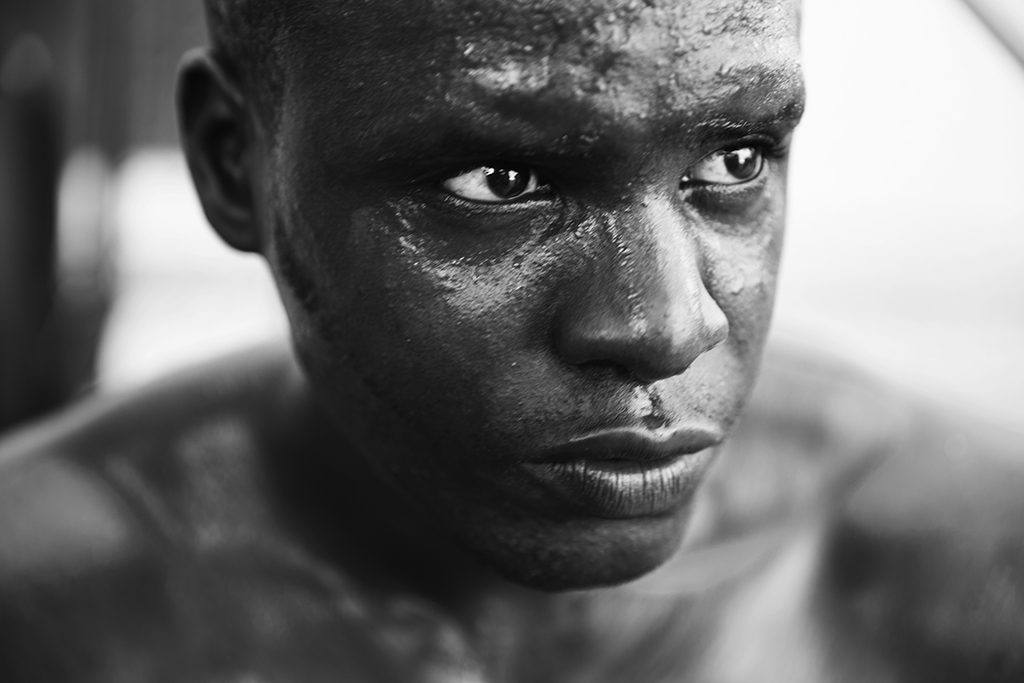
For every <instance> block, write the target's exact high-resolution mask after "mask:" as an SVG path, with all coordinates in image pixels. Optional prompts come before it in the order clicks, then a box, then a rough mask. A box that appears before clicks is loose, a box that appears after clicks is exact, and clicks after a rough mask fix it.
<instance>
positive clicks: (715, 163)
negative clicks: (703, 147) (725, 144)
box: [682, 147, 764, 185]
mask: <svg viewBox="0 0 1024 683" xmlns="http://www.w3.org/2000/svg"><path fill="white" fill-rule="evenodd" d="M762 170H764V154H763V153H762V152H761V150H759V149H758V148H756V147H739V148H737V149H723V150H720V151H718V152H715V153H714V154H710V155H708V156H706V157H704V158H703V159H701V160H700V161H698V162H697V163H696V164H695V165H694V166H693V167H692V168H690V170H689V171H687V173H686V175H685V176H683V180H682V184H699V185H742V184H743V183H748V182H750V181H751V180H754V179H755V178H757V177H758V176H759V175H761V171H762Z"/></svg>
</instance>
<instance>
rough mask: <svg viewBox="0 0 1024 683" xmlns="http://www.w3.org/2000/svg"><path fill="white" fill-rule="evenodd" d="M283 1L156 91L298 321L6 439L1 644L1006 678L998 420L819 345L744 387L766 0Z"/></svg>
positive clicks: (217, 672) (77, 651)
mask: <svg viewBox="0 0 1024 683" xmlns="http://www.w3.org/2000/svg"><path fill="white" fill-rule="evenodd" d="M249 9H252V8H249ZM253 11H255V10H253ZM285 15H286V16H285V19H284V22H285V24H284V27H283V28H282V30H281V32H280V35H279V36H278V39H277V41H276V43H275V49H276V50H277V51H278V52H277V54H278V56H279V61H278V62H277V68H278V69H279V75H280V82H279V83H277V85H278V86H279V88H277V89H275V90H274V92H275V93H277V97H278V98H279V100H278V101H277V107H276V108H275V109H274V110H273V111H272V112H268V111H266V110H265V109H263V108H261V107H258V106H256V105H255V104H254V102H257V101H259V100H260V98H259V96H258V94H257V93H255V92H253V91H252V88H253V83H254V82H258V80H259V77H260V72H254V73H249V72H246V71H245V69H246V66H247V65H246V64H230V63H225V61H224V60H223V56H222V55H219V54H217V53H212V52H209V51H206V52H199V53H194V54H192V55H191V56H189V57H188V58H187V59H186V61H185V62H184V64H183V67H182V73H181V81H180V84H179V105H180V112H179V113H180V117H181V122H182V139H183V145H184V147H185V152H186V155H187V157H188V161H189V166H190V169H191V171H192V174H193V177H194V179H195V184H196V188H197V191H198V193H199V196H200V199H201V201H202V203H203V207H204V209H205V211H206V214H207V216H208V217H209V219H210V221H211V223H212V224H213V226H214V228H215V229H216V230H217V231H218V232H219V233H220V234H221V235H222V236H223V237H224V238H225V239H226V240H227V241H228V242H229V243H231V244H233V245H235V246H237V247H239V248H242V249H248V250H254V251H258V252H260V253H262V254H263V255H264V256H265V257H266V259H267V261H268V264H269V266H270V268H271V270H272V272H273V274H274V277H275V278H276V280H277V283H278V286H279V290H280V292H281V296H282V300H283V302H284V305H285V308H286V310H287V312H288V316H289V319H290V322H291V328H292V337H293V339H292V341H293V348H292V349H285V348H271V349H263V350H260V351H255V352H252V353H249V354H243V355H240V356H238V357H236V358H234V359H231V360H226V361H223V362H220V363H217V364H214V365H212V366H209V367H205V368H199V369H197V370H195V371H194V372H191V373H185V374H182V375H180V376H178V377H174V378H171V379H169V380H167V381H165V382H163V383H159V384H156V385H154V386H152V387H149V388H146V389H144V390H141V391H139V392H136V393H133V394H129V395H126V396H122V397H114V398H104V399H97V400H93V401H91V402H89V403H86V404H83V405H81V406H78V407H76V408H74V409H73V410H71V411H69V412H67V413H65V414H63V415H61V416H59V417H57V418H55V419H54V420H52V421H50V422H47V423H43V424H41V425H39V426H36V427H34V428H30V429H28V430H26V431H24V432H21V433H19V434H16V435H15V436H14V437H12V438H10V439H9V440H7V441H6V442H5V443H4V444H3V445H2V446H0V469H2V476H0V680H3V681H16V682H20V681H47V682H54V683H60V682H61V681H90V682H91V681H97V682H98V681H104V682H108V681H109V682H114V683H119V682H121V681H189V682H193V681H196V682H201V683H206V682H209V683H214V682H220V681H232V682H235V681H239V682H241V681H245V682H253V681H258V682H260V683H263V682H268V683H269V682H271V681H299V680H301V681H310V682H313V683H315V682H317V681H338V680H341V681H360V682H361V681H366V682H368V683H369V682H377V681H388V682H390V681H400V682H403V683H404V682H408V681H415V682H420V681H422V682H434V681H437V682H441V681H444V682H452V681H464V682H467V683H468V682H480V683H484V682H487V683H499V682H500V683H506V682H507V683H519V682H522V683H547V682H550V683H556V682H557V683H566V682H575V681H579V682H580V683H584V682H593V681H600V682H608V683H619V682H621V681H630V682H631V683H632V682H639V683H645V682H650V683H655V682H661V681H663V682H669V681H681V680H688V681H689V680H692V681H701V682H703V681H706V682H707V683H717V682H721V681H758V682H764V681H779V682H780V683H781V682H782V681H787V682H797V683H801V682H804V681H806V682H807V683H810V682H812V681H815V682H820V681H839V682H845V681H851V682H852V681H864V680H872V681H917V680H920V681H929V682H933V681H942V680H948V681H968V680H969V681H975V680H991V681H1016V680H1020V679H1021V676H1022V674H1024V659H1022V647H1021V644H1020V640H1019V634H1020V633H1022V632H1024V629H1022V628H1021V626H1022V625H1024V605H1022V599H1021V595H1022V594H1024V593H1022V591H1024V588H1022V587H1024V577H1022V570H1021V568H1022V567H1024V543H1022V542H1021V539H1020V535H1019V533H1017V532H1016V531H1015V529H1016V527H1017V526H1018V525H1017V521H1018V520H1020V519H1021V515H1022V513H1024V502H1022V501H1024V497H1022V496H1020V495H1019V492H1020V491H1021V490H1022V488H1024V473H1022V472H1021V468H1020V466H1019V464H1016V463H1015V462H1014V461H1010V460H1007V461H1002V460H1000V459H999V458H998V457H997V455H996V454H998V453H1000V452H1002V451H1003V450H1006V447H1005V446H1001V445H999V444H994V445H993V444H990V443H988V440H986V439H979V438H976V437H974V436H970V435H969V434H968V433H966V432H964V433H961V432H960V431H957V430H953V429H950V428H947V427H946V426H944V425H943V424H942V421H941V420H934V419H933V420H929V419H927V418H924V417H921V416H920V415H919V414H918V413H917V412H916V411H914V410H909V409H907V408H906V407H905V406H904V405H903V404H902V403H901V402H900V401H899V400H896V399H893V398H892V397H890V396H888V395H887V394H885V392H881V391H879V390H877V389H876V388H873V387H871V386H870V385H867V384H865V383H864V382H862V381H861V380H855V379H851V378H850V377H846V376H844V375H843V374H842V373H839V372H837V371H835V370H834V369H832V368H828V367H824V368H822V367H817V366H813V365H809V363H808V360H807V359H806V358H800V359H798V361H796V362H794V361H792V360H791V359H785V358H782V359H778V358H777V359H776V360H775V361H774V362H773V363H772V364H771V365H770V367H769V368H768V369H767V372H766V373H765V374H764V375H763V376H762V377H761V380H760V382H761V383H760V385H759V387H758V390H757V391H758V393H757V394H756V395H755V398H754V399H752V401H751V405H750V406H749V407H748V410H747V411H746V413H745V417H744V418H743V420H739V416H740V412H741V409H742V408H743V407H744V404H745V403H746V402H747V399H748V394H749V393H750V391H751V389H752V387H753V384H754V380H755V377H756V375H757V373H758V369H759V365H760V359H761V355H762V349H763V347H764V343H765V337H766V334H767V329H768V324H769V321H770V314H771V305H772V300H773V296H774V289H775V277H776V270H777V267H778V260H779V253H780V249H781V242H782V229H783V214H784V193H785V171H786V154H787V146H788V141H789V137H790V135H791V133H792V131H793V129H794V127H795V126H796V124H797V122H798V120H799V117H800V114H801V112H802V108H803V87H802V80H801V75H800V69H799V61H798V44H797V18H798V17H797V7H796V5H795V4H794V3H792V2H790V1H788V0H776V1H767V2H765V1H761V2H747V1H741V0H716V1H711V0H706V1H698V0H695V1H692V2H656V1H654V0H649V1H645V2H641V1H639V0H629V1H620V0H614V1H612V0H607V1H605V2H557V3H556V2H525V1H520V0H498V1H496V2H490V3H478V2H471V1H470V0H444V1H441V2H435V3H430V4H429V5H428V4H426V3H397V2H358V1H356V2H346V3H335V2H325V1H314V0H302V1H297V2H294V3H289V5H288V10H287V12H286V13H285ZM249 66H251V65H249ZM950 444H953V447H951V446H950ZM716 458H717V459H718V464H717V465H715V469H714V470H713V471H711V473H710V474H709V473H708V470H709V468H711V467H712V463H713V462H714V461H715V460H716ZM925 473H926V474H925ZM766 482H771V483H772V485H770V486H766V485H765V484H766ZM687 534H689V537H688V538H687ZM684 539H686V543H687V548H686V550H685V552H677V551H678V550H679V548H680V546H681V544H682V543H683V542H684Z"/></svg>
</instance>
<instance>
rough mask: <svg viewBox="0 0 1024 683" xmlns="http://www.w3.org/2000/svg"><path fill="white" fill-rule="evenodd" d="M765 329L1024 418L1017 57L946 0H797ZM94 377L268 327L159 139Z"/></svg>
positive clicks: (1023, 104) (275, 309) (117, 216)
mask: <svg viewBox="0 0 1024 683" xmlns="http://www.w3.org/2000/svg"><path fill="white" fill-rule="evenodd" d="M804 5H805V14H804V34H803V35H804V47H805V64H806V72H807V80H808V88H809V95H810V103H809V108H808V112H807V116H806V118H805V122H804V124H803V126H802V128H801V130H800V133H799V135H798V139H797V142H796V145H795V148H794V152H793V161H792V170H791V191H790V212H789V214H790V220H789V233H788V237H787V246H786V255H785V259H784V263H783V278H782V282H781V288H780V293H779V301H778V307H777V312H776V324H775V332H776V335H777V336H778V337H780V338H788V339H795V340H798V341H801V342H802V343H804V344H812V345H817V346H820V347H822V348H825V349H829V350H831V351H832V352H834V353H837V354H839V355H841V356H845V357H847V358H849V359H852V360H854V361H855V362H856V363H859V364H861V365H863V366H864V367H866V368H868V369H871V370H873V371H874V372H875V373H876V374H880V375H883V376H886V377H889V378H891V379H892V381H894V382H896V383H898V384H902V385H904V386H906V387H908V388H910V389H911V390H912V391H914V392H917V393H919V394H922V395H925V396H927V397H929V398H930V399H931V400H937V401H939V402H940V403H947V404H952V405H957V406H960V407H964V408H966V409H968V410H970V411H973V412H976V413H979V414H983V415H986V416H988V417H989V418H990V419H992V420H994V421H997V422H1001V423H1003V424H1006V425H1009V426H1012V427H1016V428H1018V429H1021V430H1024V69H1021V68H1020V65H1018V64H1017V63H1015V62H1014V61H1013V60H1012V59H1011V58H1010V56H1009V55H1008V54H1005V53H1004V51H1003V50H1002V48H1001V47H1000V45H999V44H998V43H996V42H995V41H994V40H993V39H992V38H991V37H990V36H988V35H987V34H986V32H985V30H984V28H983V27H982V26H981V25H980V24H979V23H978V22H977V21H976V19H975V18H974V17H973V15H971V14H970V13H969V12H968V11H967V9H966V8H964V7H962V6H961V5H960V4H959V3H958V2H957V1H956V0H805V3H804ZM114 177H115V182H114V187H113V192H112V194H111V195H110V202H109V203H108V208H107V211H108V212H109V214H110V216H111V217H112V225H114V226H115V233H116V234H115V235H114V241H115V244H116V246H117V250H118V251H117V254H118V256H117V265H118V268H119V272H120V276H119V277H120V291H119V299H118V302H117V304H116V306H115V309H114V312H113V315H112V318H111V322H110V329H109V332H108V334H107V336H106V339H105V343H104V345H103V347H102V351H101V367H100V381H101V388H102V389H104V390H114V389H118V388H123V387H127V386H131V385H134V384H137V383H139V382H143V381H145V380H147V379H149V378H152V377H153V376H156V375H160V374H164V373H166V372H168V371H170V370H172V369H174V368H178V367H181V366H183V365H188V364H190V363H192V362H195V361H196V360H199V359H202V358H207V357H211V356H216V355H220V354H223V353H225V352H227V351H229V350H230V349H232V348H237V347H240V346H245V345H250V344H252V343H255V342H258V341H260V340H263V339H267V338H269V337H273V336H275V335H281V334H283V333H284V329H285V323H284V318H283V314H282V312H281V310H280V306H279V304H278V302H277V299H276V294H275V292H274V289H273V286H272V283H271V282H270V278H269V276H268V275H267V272H266V269H265V268H264V267H263V265H262V263H261V262H260V261H259V259H257V258H255V257H252V256H242V255H238V254H235V253H233V252H231V251H230V250H228V249H227V247H224V246H223V245H221V244H220V243H219V242H218V241H217V239H216V238H215V237H214V235H213V233H212V231H211V230H210V229H209V228H208V227H206V225H205V221H204V219H203V218H202V215H201V213H200V211H199V208H198V204H197V202H196V199H195V197H194V193H193V191H192V189H191V185H190V183H189V180H188V178H187V176H186V173H185V169H184V164H183V162H182V160H181V157H180V156H179V155H178V154H177V153H176V152H175V151H173V150H166V149H143V150H138V151H137V152H136V153H135V154H133V155H132V156H130V157H129V158H128V159H127V160H126V161H125V162H124V163H123V165H122V166H121V167H120V168H119V169H117V170H116V172H115V176H114Z"/></svg>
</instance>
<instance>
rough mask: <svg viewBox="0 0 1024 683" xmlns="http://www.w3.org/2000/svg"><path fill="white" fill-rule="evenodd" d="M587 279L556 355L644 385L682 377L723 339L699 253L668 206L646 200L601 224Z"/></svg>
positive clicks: (724, 326)
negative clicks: (611, 369) (604, 367)
mask: <svg viewBox="0 0 1024 683" xmlns="http://www.w3.org/2000/svg"><path fill="white" fill-rule="evenodd" d="M600 241H601V244H600V247H599V251H600V253H599V255H598V257H597V258H596V259H595V260H594V262H593V263H594V265H593V269H592V272H591V273H590V274H589V276H588V277H586V278H584V280H585V281H583V282H580V283H579V290H578V292H577V296H575V297H573V299H574V300H575V301H574V303H573V304H572V306H571V307H570V308H571V310H569V311H567V312H566V316H565V318H566V320H565V321H564V323H563V328H564V329H563V334H562V340H561V342H562V343H561V346H562V349H561V350H562V353H563V355H564V356H565V357H566V359H567V360H569V361H570V362H572V363H574V364H577V365H579V364H583V363H605V364H609V363H610V364H614V365H618V366H620V367H623V368H625V369H626V370H628V371H629V372H630V373H631V374H632V375H634V376H635V377H637V378H638V379H641V380H643V381H655V380H658V379H663V378H665V377H669V376H672V375H676V374H679V373H681V372H683V371H684V370H685V369H686V368H687V367H689V366H690V364H692V363H693V361H694V360H696V359H697V358H698V357H699V356H700V355H701V354H703V353H704V352H705V351H707V350H709V349H711V348H712V347H714V346H716V345H718V344H719V343H721V342H722V341H724V340H725V338H726V337H727V336H728V323H727V321H726V317H725V314H724V313H723V312H722V310H721V308H720V307H719V306H718V304H717V303H716V302H715V301H714V299H713V298H712V297H711V295H710V293H709V292H708V289H707V287H706V286H705V284H704V280H703V275H702V271H703V267H702V266H703V264H702V260H703V259H702V255H701V252H700V245H699V243H698V241H697V240H696V238H695V236H694V234H693V230H692V229H691V227H690V226H688V225H687V219H686V217H684V216H683V215H682V213H681V210H680V209H679V208H678V207H676V206H675V205H674V204H673V202H672V200H671V199H670V198H647V199H645V200H643V201H639V202H636V204H635V205H634V206H632V207H630V210H629V211H628V212H626V211H621V212H617V219H616V220H615V221H613V222H610V223H609V224H606V229H605V231H604V234H603V235H602V236H601V240H600Z"/></svg>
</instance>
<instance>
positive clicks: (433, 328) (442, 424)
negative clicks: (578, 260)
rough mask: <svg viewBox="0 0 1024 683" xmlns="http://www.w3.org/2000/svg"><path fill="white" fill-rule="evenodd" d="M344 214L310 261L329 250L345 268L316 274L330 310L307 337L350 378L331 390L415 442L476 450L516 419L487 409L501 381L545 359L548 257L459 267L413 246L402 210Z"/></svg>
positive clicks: (522, 256)
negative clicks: (368, 406) (402, 428)
mask: <svg viewBox="0 0 1024 683" xmlns="http://www.w3.org/2000/svg"><path fill="white" fill-rule="evenodd" d="M351 215H352V220H351V221H350V223H349V225H348V226H347V228H346V230H345V235H344V239H343V240H340V242H341V245H340V246H337V247H334V248H326V249H322V250H320V251H319V252H317V254H318V256H317V257H318V258H320V259H322V258H324V255H326V254H331V253H336V254H337V256H336V257H335V258H336V259H338V260H339V261H338V262H339V263H344V267H343V268H338V267H334V268H332V267H327V264H321V265H320V266H319V267H318V268H317V273H318V278H319V289H321V290H324V291H325V292H330V298H329V301H330V305H329V308H327V309H326V310H324V311H322V312H321V313H318V314H317V315H316V316H315V318H316V320H317V322H316V323H315V325H314V327H315V331H314V334H316V335H317V336H319V337H321V338H322V339H324V341H325V343H323V344H321V345H320V349H322V350H321V353H329V354H330V355H331V357H332V358H331V362H332V363H335V364H342V365H344V366H345V367H346V368H347V373H348V374H349V375H350V376H353V377H355V378H357V380H358V381H357V383H356V384H352V383H348V384H346V385H344V386H340V385H334V386H331V387H328V388H327V390H328V391H331V392H334V393H335V394H336V395H337V396H338V397H339V399H341V400H344V401H346V402H352V401H358V400H360V396H361V395H365V393H366V392H369V393H371V394H372V395H373V397H374V399H375V400H376V401H378V402H379V403H380V404H382V405H383V406H385V407H386V409H387V411H388V412H389V413H390V414H391V415H393V416H394V417H397V418H398V419H399V421H401V422H404V423H407V424H409V425H410V426H412V427H413V431H414V432H415V433H417V434H419V435H421V436H422V437H423V438H426V439H430V440H433V441H436V442H439V443H447V444H458V445H459V446H460V448H459V449H458V450H460V451H462V452H471V451H472V450H473V449H474V448H480V447H482V445H483V440H484V439H485V438H486V436H487V433H488V431H491V432H493V431H494V428H495V427H496V425H495V424H494V423H495V422H496V421H500V420H505V419H513V418H515V416H516V414H515V411H514V410H511V409H510V408H511V407H512V406H509V405H505V404H504V403H502V405H501V406H497V407H496V406H494V405H493V403H494V399H495V397H496V396H498V395H499V393H507V391H508V387H507V384H508V383H507V382H506V381H504V380H503V379H502V378H503V377H508V376H510V375H511V376H515V375H517V374H518V371H519V370H522V369H525V368H526V367H527V366H528V364H529V363H531V362H534V361H535V360H536V358H537V357H538V356H543V355H544V354H543V353H538V351H539V350H541V349H542V348H543V347H544V345H545V344H546V343H547V339H548V331H547V328H546V326H545V324H544V311H545V310H546V309H547V308H548V301H549V299H550V293H551V292H553V291H555V290H556V287H554V285H553V284H552V281H553V280H554V279H555V277H556V274H555V272H554V270H555V269H554V267H555V264H556V259H554V256H553V254H552V253H551V252H549V251H548V250H546V249H544V248H540V249H537V248H536V247H535V245H534V246H533V247H530V246H529V245H523V246H522V247H517V248H513V249H508V250H503V251H502V253H500V254H498V255H496V256H495V257H494V258H492V259H490V260H488V261H486V262H482V263H481V262H476V263H473V262H467V261H466V260H465V259H459V258H451V255H450V254H439V253H438V250H437V249H431V248H429V245H428V244H425V243H424V242H423V241H418V240H416V239H415V236H414V235H412V234H410V233H409V231H408V230H406V228H405V225H404V223H403V221H402V220H401V215H400V213H396V212H394V211H391V210H388V209H385V208H374V209H361V210H357V211H355V212H354V213H352V214H351ZM341 259H343V260H341ZM325 298H326V297H325ZM307 316H310V314H309V313H308V312H307ZM502 387H504V392H498V391H496V389H498V388H502ZM342 394H346V396H342ZM497 408H500V410H498V409H497ZM485 427H486V429H485Z"/></svg>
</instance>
